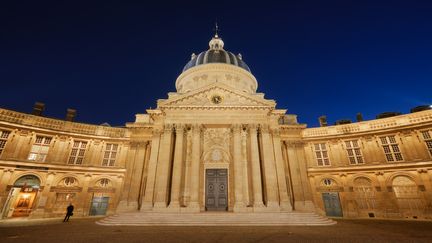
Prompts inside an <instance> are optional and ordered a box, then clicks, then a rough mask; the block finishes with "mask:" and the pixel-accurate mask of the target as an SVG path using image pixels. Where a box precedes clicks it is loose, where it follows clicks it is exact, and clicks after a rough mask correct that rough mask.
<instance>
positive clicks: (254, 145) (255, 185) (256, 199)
mask: <svg viewBox="0 0 432 243" xmlns="http://www.w3.org/2000/svg"><path fill="white" fill-rule="evenodd" d="M257 129H258V126H257V125H255V124H251V125H249V135H250V154H251V167H252V189H253V207H254V210H257V209H258V210H259V208H263V207H264V204H263V195H262V186H261V185H262V184H261V165H260V158H259V151H258V150H259V147H258V134H257Z"/></svg>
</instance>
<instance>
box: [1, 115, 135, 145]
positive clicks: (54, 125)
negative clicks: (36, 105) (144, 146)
mask: <svg viewBox="0 0 432 243" xmlns="http://www.w3.org/2000/svg"><path fill="white" fill-rule="evenodd" d="M0 121H5V122H10V123H14V124H19V125H25V126H32V127H38V128H45V129H51V130H56V131H63V132H72V133H81V134H87V135H96V136H104V137H113V138H119V137H124V136H125V135H126V130H127V129H125V128H117V127H106V126H98V125H91V124H84V123H78V122H70V121H63V120H58V119H53V118H47V117H41V116H34V115H30V114H25V113H21V112H16V111H11V110H6V109H2V108H0Z"/></svg>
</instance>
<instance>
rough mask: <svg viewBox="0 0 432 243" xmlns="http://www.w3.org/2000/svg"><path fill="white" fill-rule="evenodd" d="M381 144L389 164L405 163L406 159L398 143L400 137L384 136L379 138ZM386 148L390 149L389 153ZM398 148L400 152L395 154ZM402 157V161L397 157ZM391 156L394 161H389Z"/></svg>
mask: <svg viewBox="0 0 432 243" xmlns="http://www.w3.org/2000/svg"><path fill="white" fill-rule="evenodd" d="M383 138H385V139H384V140H385V141H386V143H383ZM391 138H393V139H394V142H392V141H391ZM378 140H379V143H380V144H381V148H382V151H383V152H384V157H385V159H386V161H387V162H389V163H398V162H404V161H405V158H404V155H403V154H402V149H401V146H400V145H399V143H398V141H397V140H398V137H397V136H396V135H384V136H378ZM386 147H387V148H388V151H389V152H386ZM395 147H396V148H397V149H398V151H396V152H395V150H394V148H395ZM396 154H399V155H400V159H398V157H397V155H396ZM389 156H391V158H392V160H389Z"/></svg>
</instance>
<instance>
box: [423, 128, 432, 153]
mask: <svg viewBox="0 0 432 243" xmlns="http://www.w3.org/2000/svg"><path fill="white" fill-rule="evenodd" d="M424 133H426V134H427V135H428V138H426V136H425V135H424ZM420 134H421V137H422V140H423V142H424V145H425V146H426V150H427V151H428V152H429V157H430V158H432V130H421V131H420ZM429 146H430V147H429Z"/></svg>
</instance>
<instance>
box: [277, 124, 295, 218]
mask: <svg viewBox="0 0 432 243" xmlns="http://www.w3.org/2000/svg"><path fill="white" fill-rule="evenodd" d="M272 134H273V149H274V154H275V160H276V173H277V181H278V185H279V199H280V207H281V210H283V211H292V205H291V202H290V199H289V196H288V190H287V181H286V178H285V166H284V160H283V157H282V145H281V141H280V132H279V129H273V130H272Z"/></svg>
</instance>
